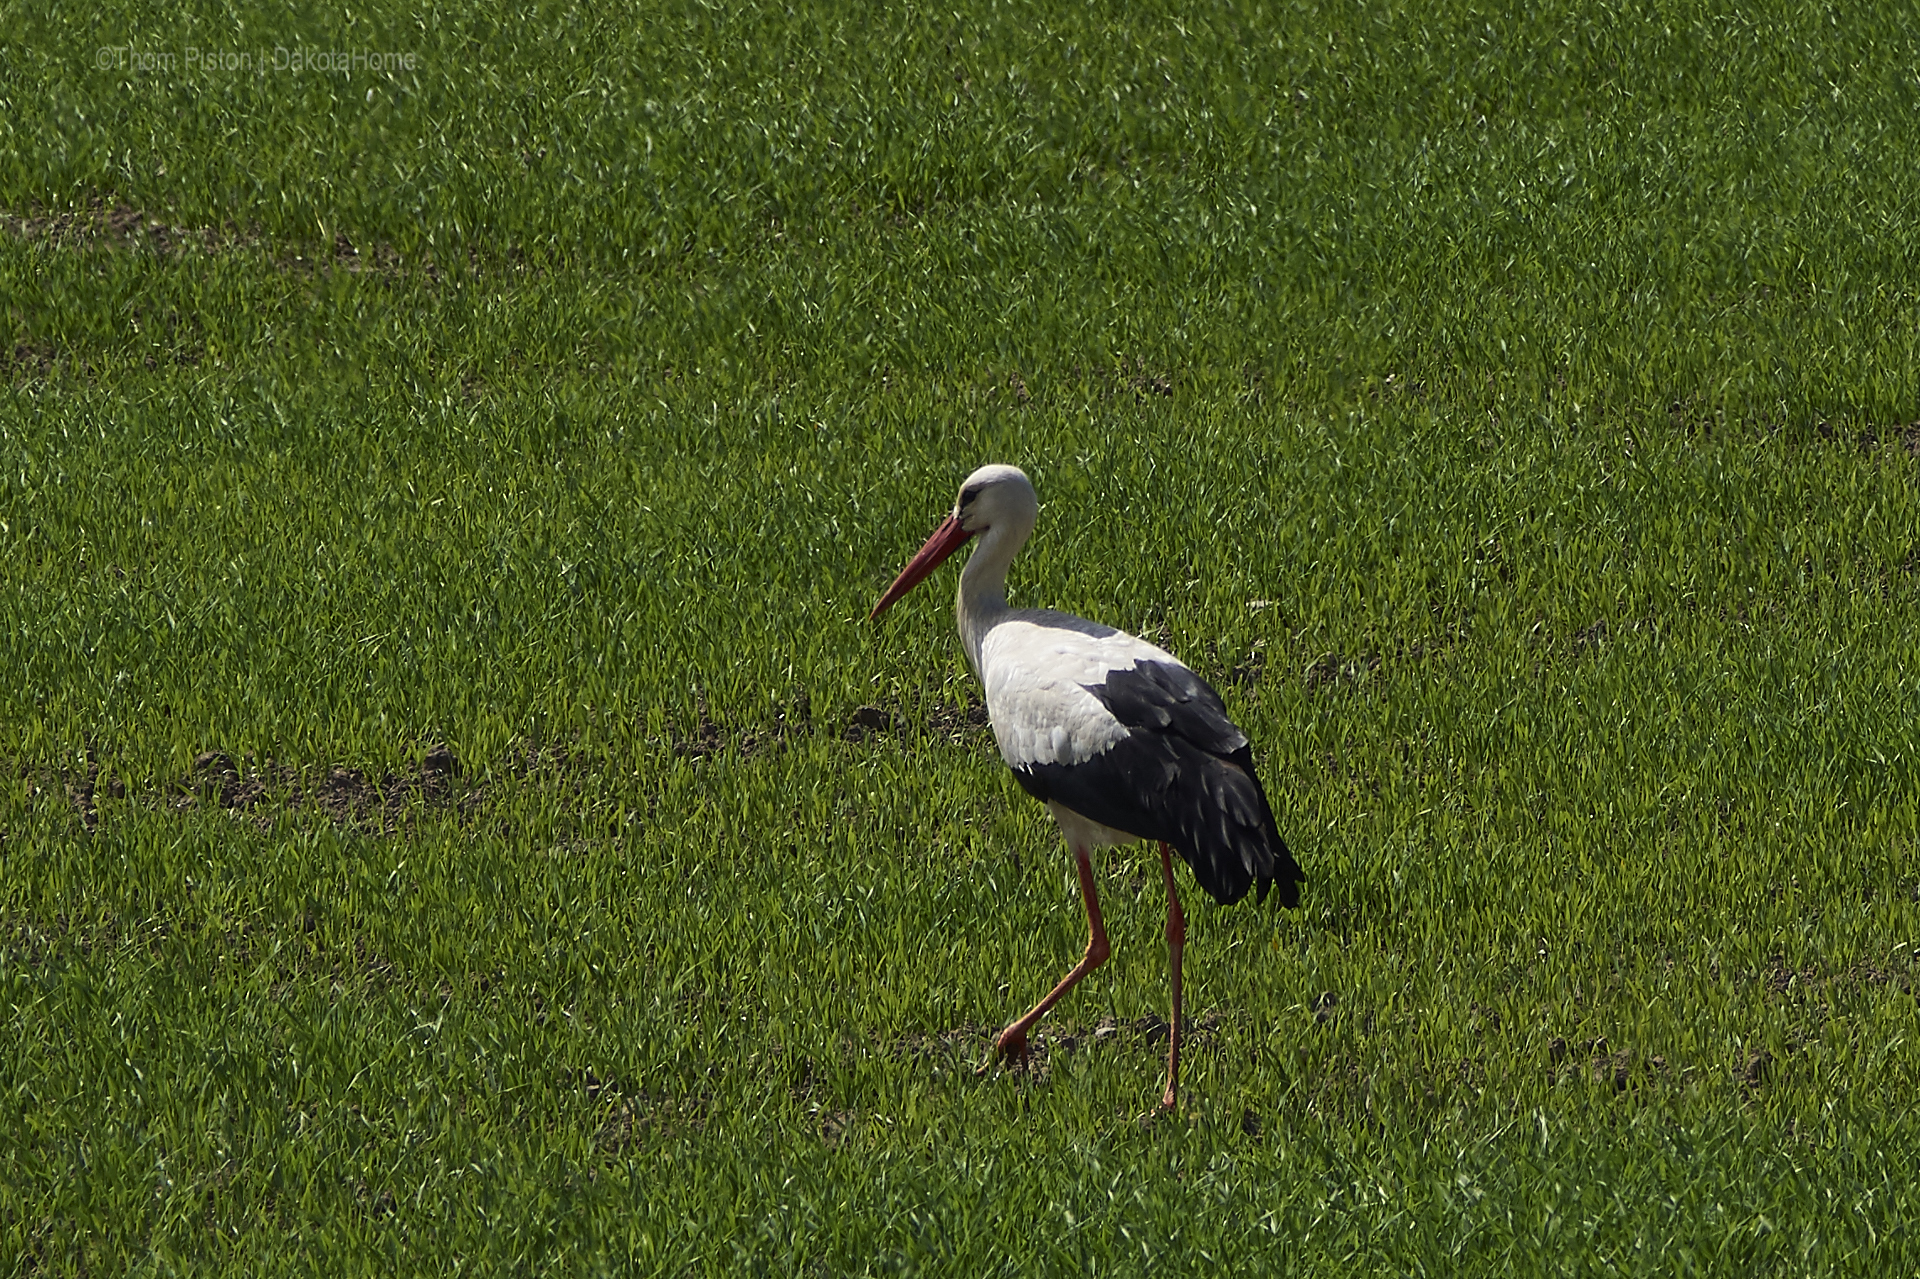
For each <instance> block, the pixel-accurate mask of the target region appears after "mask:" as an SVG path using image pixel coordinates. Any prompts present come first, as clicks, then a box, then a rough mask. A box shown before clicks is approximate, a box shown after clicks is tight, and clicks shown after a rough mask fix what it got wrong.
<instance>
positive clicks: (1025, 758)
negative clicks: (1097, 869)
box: [871, 466, 1303, 1110]
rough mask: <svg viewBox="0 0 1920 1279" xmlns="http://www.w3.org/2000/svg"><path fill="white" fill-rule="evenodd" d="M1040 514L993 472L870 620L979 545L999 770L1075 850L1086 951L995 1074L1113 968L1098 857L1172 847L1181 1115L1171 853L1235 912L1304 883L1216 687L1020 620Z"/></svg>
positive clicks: (987, 677)
mask: <svg viewBox="0 0 1920 1279" xmlns="http://www.w3.org/2000/svg"><path fill="white" fill-rule="evenodd" d="M1039 513H1040V503H1039V500H1038V499H1037V498H1036V497H1035V496H1034V492H1033V485H1032V483H1031V482H1029V481H1028V479H1027V477H1026V475H1025V474H1023V473H1022V472H1021V471H1020V470H1019V469H1017V468H1015V467H1011V466H983V467H981V468H980V469H979V470H977V471H975V472H974V473H973V474H972V475H969V476H968V477H967V480H966V483H965V484H963V485H961V487H960V498H959V500H958V501H956V502H955V503H954V506H953V514H951V515H949V516H948V517H947V518H946V519H945V520H944V521H943V522H942V523H941V525H940V527H939V528H937V529H935V530H934V531H933V536H931V537H929V538H928V539H927V541H926V545H924V546H922V547H921V548H920V551H919V553H918V554H917V555H915V556H914V557H913V559H912V560H910V561H909V562H908V563H907V566H906V567H905V568H904V569H902V570H900V576H899V577H897V578H895V579H894V583H893V585H892V586H889V587H888V588H887V592H886V594H884V595H882V596H881V597H880V602H879V603H877V604H875V605H874V606H873V613H872V614H871V617H879V616H880V614H882V613H884V612H885V611H886V610H887V609H888V608H889V607H890V606H891V605H892V604H893V603H894V601H896V600H898V599H899V598H900V597H901V596H903V595H905V594H906V593H907V592H908V591H910V590H912V589H913V588H914V586H915V585H916V584H917V583H919V581H920V580H921V579H922V578H924V577H926V576H927V574H929V573H931V572H932V571H933V570H934V569H935V568H936V567H937V566H938V565H939V564H940V563H941V562H942V561H943V560H945V559H946V558H947V557H948V556H949V555H952V554H953V553H954V551H956V550H958V549H959V547H960V545H961V543H963V542H965V541H966V540H967V539H968V538H970V537H973V536H975V535H978V536H979V538H980V544H979V546H978V547H976V548H975V550H974V552H973V556H972V558H970V559H969V560H968V561H967V566H966V569H965V570H964V571H962V573H961V574H960V591H959V598H958V601H957V603H956V605H955V611H956V612H957V613H958V614H959V619H960V642H961V643H962V644H963V645H965V647H966V650H967V662H968V663H969V664H970V665H971V666H972V667H973V671H974V674H975V675H977V676H979V678H980V682H981V683H982V684H983V685H985V687H986V693H987V714H988V717H989V718H990V719H991V720H992V722H993V736H994V740H995V741H997V742H998V743H999V745H1000V757H1001V758H1002V759H1004V760H1006V761H1007V766H1008V767H1010V768H1011V769H1013V775H1014V777H1015V778H1016V779H1018V781H1019V782H1020V785H1021V786H1022V787H1023V788H1024V789H1025V790H1026V791H1027V793H1028V794H1030V795H1032V796H1034V798H1036V799H1038V800H1040V801H1042V802H1043V803H1045V804H1046V806H1047V807H1048V809H1050V810H1051V811H1052V813H1053V818H1054V821H1056V822H1057V823H1059V826H1060V833H1061V834H1062V835H1063V836H1065V838H1066V841H1067V845H1068V846H1069V847H1070V848H1071V849H1072V850H1073V856H1074V860H1075V862H1076V863H1077V864H1078V869H1079V872H1080V893H1081V896H1082V897H1084V898H1085V899H1086V904H1087V927H1088V930H1089V932H1090V936H1089V938H1088V940H1087V952H1086V954H1085V956H1083V957H1082V958H1081V960H1080V962H1079V963H1078V964H1076V965H1074V967H1073V969H1072V971H1070V972H1069V973H1068V974H1067V975H1066V976H1065V977H1064V978H1062V979H1061V981H1060V984H1059V985H1057V986H1055V987H1054V988H1053V989H1052V990H1051V991H1050V992H1048V994H1047V997H1046V998H1045V999H1042V1000H1041V1001H1040V1002H1039V1003H1038V1004H1036V1005H1034V1007H1033V1010H1032V1011H1031V1012H1029V1013H1028V1014H1027V1015H1026V1016H1024V1017H1022V1018H1020V1019H1019V1020H1018V1021H1016V1022H1014V1023H1013V1024H1012V1025H1010V1026H1008V1027H1007V1028H1006V1029H1005V1030H1004V1031H1002V1032H1001V1033H1000V1037H999V1039H998V1040H996V1041H995V1042H994V1046H993V1052H992V1054H991V1055H990V1056H989V1057H988V1059H987V1062H986V1064H985V1065H983V1066H981V1069H982V1070H985V1069H987V1067H988V1066H991V1065H992V1064H993V1063H994V1062H995V1061H997V1060H999V1059H1000V1058H1002V1057H1006V1056H1009V1055H1014V1056H1024V1055H1025V1054H1026V1051H1027V1031H1028V1030H1029V1029H1031V1028H1032V1026H1033V1024H1034V1023H1035V1022H1037V1021H1038V1020H1040V1018H1041V1016H1042V1015H1043V1014H1045V1013H1046V1011H1047V1009H1049V1008H1051V1007H1053V1006H1054V1004H1056V1003H1058V1002H1059V1000H1060V997H1061V996H1063V995H1065V994H1066V993H1067V992H1068V991H1069V990H1071V989H1072V988H1073V986H1074V983H1076V982H1078V981H1079V980H1080V979H1081V978H1082V977H1085V976H1086V975H1087V974H1088V973H1090V972H1092V971H1093V970H1094V969H1096V968H1098V967H1099V966H1100V965H1101V964H1103V963H1105V962H1106V959H1107V954H1108V946H1107V931H1106V928H1105V927H1104V926H1103V925H1102V924H1101V922H1100V898H1099V894H1098V893H1097V892H1096V891H1095V889H1094V883H1093V866H1092V863H1091V862H1090V861H1089V859H1088V852H1089V850H1091V849H1093V848H1096V847H1100V846H1103V845H1108V844H1125V843H1130V842H1132V841H1133V840H1136V839H1149V840H1155V841H1157V842H1158V843H1159V845H1160V869H1161V872H1162V873H1163V874H1164V875H1165V877H1166V881H1167V950H1168V955H1169V960H1170V967H1171V968H1172V975H1173V1020H1172V1023H1171V1027H1170V1032H1169V1036H1168V1038H1169V1040H1170V1044H1169V1047H1168V1049H1167V1090H1166V1093H1165V1095H1164V1096H1162V1097H1161V1099H1160V1106H1161V1109H1163V1110H1171V1109H1172V1108H1173V1106H1174V1102H1175V1098H1176V1094H1177V1092H1178V1090H1179V1086H1180V952H1181V950H1182V948H1183V947H1184V946H1185V944H1186V935H1187V925H1186V916H1185V915H1184V914H1183V913H1182V912H1181V910H1180V897H1179V894H1178V893H1177V892H1176V891H1175V889H1174V884H1173V861H1172V859H1171V858H1170V857H1169V856H1168V849H1169V848H1172V850H1173V851H1174V852H1177V853H1179V854H1180V856H1181V857H1182V858H1184V859H1185V860H1186V863H1187V865H1188V866H1190V867H1192V868H1193V877H1194V879H1195V880H1196V881H1197V882H1198V883H1199V885H1200V886H1201V887H1202V888H1204V889H1206V890H1207V891H1208V892H1209V893H1211V894H1212V895H1213V897H1214V898H1215V900H1217V901H1220V902H1222V903H1229V902H1237V901H1239V900H1240V899H1241V898H1242V897H1244V896H1246V894H1247V890H1248V889H1249V888H1254V887H1257V888H1258V890H1259V895H1258V898H1257V900H1259V901H1262V902H1264V901H1265V900H1266V896H1267V890H1268V889H1269V888H1271V887H1274V886H1275V885H1277V886H1278V888H1279V893H1280V901H1281V902H1282V903H1284V904H1285V905H1288V906H1296V905H1298V904H1299V902H1300V882H1301V880H1302V878H1303V876H1302V875H1301V873H1300V867H1299V866H1298V865H1297V864H1296V863H1295V862H1294V860H1293V855H1292V854H1291V853H1289V852H1288V851H1287V845H1286V843H1285V841H1283V840H1282V839H1281V838H1280V831H1279V829H1278V828H1277V827H1276V826H1275V824H1274V820H1273V810H1272V809H1271V808H1270V807H1269V806H1268V804H1267V797H1266V792H1265V791H1263V790H1262V789H1261V787H1260V779H1259V778H1258V777H1257V776H1255V775H1254V771H1253V751H1252V748H1251V747H1250V746H1249V744H1248V742H1247V735H1246V734H1245V733H1242V732H1241V731H1240V730H1239V729H1238V728H1236V727H1234V724H1233V721H1232V720H1230V719H1228V718H1227V710H1226V707H1225V706H1223V705H1222V704H1221V702H1220V697H1219V695H1218V694H1217V693H1215V692H1214V691H1213V689H1212V688H1210V687H1208V685H1207V683H1206V681H1205V680H1203V679H1201V678H1200V677H1199V676H1198V675H1195V674H1194V673H1193V672H1192V671H1191V670H1188V669H1187V668H1186V667H1185V666H1183V665H1181V663H1180V662H1179V660H1178V659H1176V658H1175V657H1174V656H1173V655H1172V654H1170V653H1168V652H1166V651H1165V650H1164V649H1161V648H1157V647H1155V646H1154V645H1152V644H1149V643H1147V642H1146V641H1145V640H1141V639H1137V638H1135V637H1134V636H1132V635H1128V634H1127V633H1126V632H1124V631H1116V630H1114V629H1113V628H1112V627H1110V626H1101V625H1100V624H1098V623H1097V622H1089V621H1087V620H1085V619H1084V618H1079V617H1074V616H1072V615H1071V614H1068V613H1056V612H1053V611H1052V610H1050V609H1033V608H1008V607H1007V590H1006V582H1007V566H1008V565H1010V564H1011V563H1012V562H1013V557H1014V554H1015V553H1016V552H1018V551H1019V549H1020V548H1021V546H1022V545H1024V544H1025V543H1026V540H1027V536H1028V534H1030V533H1032V532H1033V524H1034V520H1035V518H1036V517H1037V516H1038V515H1039Z"/></svg>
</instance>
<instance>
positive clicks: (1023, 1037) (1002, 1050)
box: [973, 1027, 1028, 1075]
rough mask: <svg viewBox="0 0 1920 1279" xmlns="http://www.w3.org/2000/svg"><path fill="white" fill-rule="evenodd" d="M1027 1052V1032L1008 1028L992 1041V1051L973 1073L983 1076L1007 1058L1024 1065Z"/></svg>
mask: <svg viewBox="0 0 1920 1279" xmlns="http://www.w3.org/2000/svg"><path fill="white" fill-rule="evenodd" d="M1027 1052H1028V1049H1027V1032H1026V1031H1024V1030H1018V1031H1017V1030H1014V1029H1013V1028H1011V1027H1009V1028H1008V1029H1006V1030H1003V1031H1001V1032H1000V1037H999V1038H998V1039H996V1040H994V1041H993V1051H992V1052H990V1053H988V1054H987V1059H986V1060H985V1061H983V1062H981V1063H980V1068H979V1069H978V1070H976V1071H974V1072H973V1073H974V1074H976V1075H984V1074H986V1073H987V1072H988V1071H989V1070H992V1069H993V1068H994V1065H995V1064H996V1063H998V1062H1002V1061H1005V1060H1006V1059H1007V1058H1009V1057H1012V1058H1016V1059H1018V1060H1019V1061H1020V1062H1022V1063H1023V1064H1024V1063H1025V1062H1026V1060H1027Z"/></svg>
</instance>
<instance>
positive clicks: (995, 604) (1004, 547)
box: [954, 523, 1033, 675]
mask: <svg viewBox="0 0 1920 1279" xmlns="http://www.w3.org/2000/svg"><path fill="white" fill-rule="evenodd" d="M1031 532H1033V525H1032V524H1031V523H1028V524H1025V525H1021V524H996V525H994V526H993V527H992V528H990V529H988V530H987V531H986V532H985V533H982V534H981V535H980V541H979V543H978V544H977V545H975V546H974V548H973V554H972V555H971V556H969V557H968V559H967V566H966V568H964V569H962V570H961V572H960V591H959V596H958V598H957V599H956V600H955V601H954V613H955V614H956V615H957V616H958V618H959V620H960V642H961V644H962V645H964V646H965V647H966V650H967V662H968V664H969V665H971V666H972V667H973V673H974V674H975V675H978V674H979V673H980V646H981V645H982V644H984V643H985V642H986V638H987V632H988V631H990V630H992V629H993V627H994V624H995V623H997V622H999V621H1000V619H1001V618H1003V617H1005V616H1006V615H1007V613H1008V612H1009V611H1010V610H1009V609H1008V608H1007V566H1008V565H1010V564H1012V563H1013V557H1014V555H1015V554H1017V553H1018V552H1019V550H1020V547H1021V546H1022V545H1023V544H1024V543H1025V542H1026V540H1027V535H1028V534H1029V533H1031Z"/></svg>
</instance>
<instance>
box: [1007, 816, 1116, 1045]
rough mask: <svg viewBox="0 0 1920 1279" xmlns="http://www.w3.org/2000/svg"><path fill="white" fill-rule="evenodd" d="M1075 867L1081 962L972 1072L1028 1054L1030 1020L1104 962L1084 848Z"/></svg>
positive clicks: (1102, 931)
mask: <svg viewBox="0 0 1920 1279" xmlns="http://www.w3.org/2000/svg"><path fill="white" fill-rule="evenodd" d="M1073 862H1074V866H1075V868H1076V869H1077V870H1079V872H1080V896H1081V897H1082V898H1083V899H1085V901H1086V903H1087V953H1086V954H1085V955H1083V956H1082V957H1081V959H1080V962H1079V963H1077V964H1075V965H1074V966H1073V968H1072V969H1071V970H1069V971H1068V973H1067V975H1066V976H1065V977H1062V978H1061V979H1060V984H1059V985H1057V986H1055V987H1054V988H1053V989H1052V990H1051V991H1049V992H1047V997H1046V998H1045V999H1043V1000H1041V1001H1040V1002H1039V1003H1037V1004H1035V1005H1034V1006H1033V1009H1032V1010H1031V1011H1030V1012H1028V1013H1027V1015H1026V1016H1025V1017H1022V1018H1021V1019H1020V1020H1019V1021H1016V1022H1014V1023H1013V1024H1012V1025H1011V1026H1008V1027H1007V1028H1006V1029H1005V1030H1003V1031H1001V1032H1000V1038H998V1039H996V1040H995V1041H994V1043H993V1052H992V1053H990V1054H989V1055H988V1057H987V1059H986V1061H984V1062H982V1063H981V1065H980V1069H979V1070H977V1071H975V1072H974V1073H975V1074H985V1073H986V1072H987V1071H988V1070H989V1069H991V1068H992V1066H993V1063H994V1062H996V1061H999V1060H1000V1059H1001V1058H1002V1057H1022V1058H1024V1057H1025V1056H1026V1055H1027V1032H1028V1031H1029V1030H1031V1029H1033V1023H1035V1022H1036V1021H1039V1020H1040V1018H1041V1017H1042V1016H1043V1015H1044V1014H1045V1013H1046V1011H1047V1009H1049V1008H1051V1007H1053V1006H1054V1005H1055V1004H1057V1003H1059V1002H1060V997H1061V996H1062V995H1064V994H1066V993H1067V992H1068V991H1070V990H1072V989H1073V988H1074V985H1075V984H1076V983H1077V982H1079V980H1080V979H1081V978H1082V977H1085V976H1086V975H1087V974H1088V973H1090V972H1092V971H1093V970H1094V969H1096V968H1098V967H1099V966H1100V965H1102V964H1104V963H1106V962H1107V955H1108V954H1109V953H1110V949H1111V948H1110V947H1109V946H1108V945H1107V928H1106V925H1105V924H1103V923H1102V922H1101V921H1100V892H1099V890H1098V889H1096V888H1095V887H1094V886H1093V863H1092V862H1091V861H1090V860H1088V858H1087V850H1086V849H1084V848H1075V849H1074V850H1073Z"/></svg>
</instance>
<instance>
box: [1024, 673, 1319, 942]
mask: <svg viewBox="0 0 1920 1279" xmlns="http://www.w3.org/2000/svg"><path fill="white" fill-rule="evenodd" d="M1085 687H1086V689H1087V691H1088V692H1090V693H1092V694H1093V695H1094V696H1095V697H1097V698H1099V699H1100V701H1101V704H1102V705H1104V706H1105V707H1106V708H1107V710H1108V711H1109V712H1110V713H1111V714H1112V715H1113V717H1114V718H1115V719H1117V720H1119V721H1120V723H1121V724H1122V725H1124V726H1125V727H1126V728H1127V730H1128V732H1127V735H1126V737H1124V738H1122V739H1121V740H1120V741H1119V742H1117V743H1115V744H1114V745H1113V746H1112V747H1110V748H1108V749H1107V750H1106V751H1105V752H1103V753H1101V754H1099V755H1096V756H1094V757H1093V758H1092V759H1090V760H1087V761H1086V762H1085V763H1081V764H1030V765H1026V766H1024V767H1020V768H1016V769H1014V776H1015V777H1016V778H1018V779H1019V782H1020V785H1021V786H1022V787H1023V788H1025V789H1026V791H1027V792H1028V793H1029V794H1031V795H1033V796H1035V797H1036V798H1038V799H1040V800H1043V801H1052V802H1055V803H1058V804H1060V805H1062V806H1064V807H1066V808H1070V809H1072V810H1073V811H1074V812H1076V813H1078V814H1080V815H1081V816H1082V817H1085V818H1087V819H1088V820H1089V821H1094V822H1098V823H1099V824H1100V825H1102V826H1107V827H1111V828H1112V829H1114V830H1118V831H1125V832H1126V833H1127V834H1129V835H1134V836H1137V837H1138V838H1140V839H1152V840H1162V841H1164V842H1165V843H1166V844H1167V845H1168V846H1170V847H1171V848H1172V849H1173V850H1174V851H1175V852H1177V853H1179V854H1180V856H1181V857H1183V858H1185V859H1186V862H1187V865H1189V866H1191V867H1192V868H1193V877H1194V879H1195V880H1196V881H1197V882H1198V883H1199V885H1200V887H1202V888H1204V889H1206V890H1207V892H1208V893H1210V894H1212V896H1213V897H1214V899H1215V900H1217V901H1220V902H1223V903H1225V902H1237V901H1239V900H1240V899H1241V898H1242V897H1245V896H1246V895H1247V890H1248V889H1249V888H1252V887H1255V886H1257V887H1258V889H1259V893H1258V897H1257V900H1259V901H1265V900H1266V898H1267V890H1268V889H1269V888H1270V887H1273V886H1274V885H1276V884H1277V885H1278V887H1279V891H1280V901H1281V903H1282V904H1283V905H1287V906H1297V905H1299V904H1300V883H1301V881H1302V879H1303V878H1304V876H1302V875H1301V873H1300V867H1299V865H1298V864H1297V863H1296V862H1295V861H1294V860H1293V854H1292V853H1290V852H1289V851H1288V850H1287V845H1286V841H1285V840H1283V839H1281V838H1280V829H1279V827H1278V826H1277V825H1276V824H1275V822H1274V820H1273V809H1272V807H1271V806H1270V805H1269V804H1268V803H1267V794H1266V791H1265V790H1264V789H1262V788H1261V785H1260V778H1259V777H1258V776H1257V775H1256V774H1255V773H1254V771H1253V748H1252V747H1251V746H1250V745H1249V744H1248V742H1247V735H1246V734H1245V733H1242V732H1241V731H1240V730H1239V728H1237V727H1235V725H1234V723H1233V721H1232V720H1231V719H1229V718H1227V708H1226V706H1225V705H1224V704H1223V703H1222V702H1221V701H1220V695H1219V694H1218V693H1215V692H1214V691H1213V689H1212V688H1210V687H1208V685H1207V682H1206V681H1205V680H1203V679H1201V678H1200V677H1199V676H1198V675H1195V674H1194V673H1193V672H1192V671H1190V670H1188V669H1187V668H1186V667H1184V666H1181V665H1178V664H1177V663H1172V662H1139V663H1136V664H1135V665H1133V666H1131V667H1129V668H1127V669H1125V670H1117V671H1113V672H1112V673H1110V674H1109V675H1108V676H1107V679H1106V682H1105V683H1104V684H1089V685H1086V686H1085Z"/></svg>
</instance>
